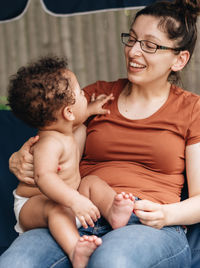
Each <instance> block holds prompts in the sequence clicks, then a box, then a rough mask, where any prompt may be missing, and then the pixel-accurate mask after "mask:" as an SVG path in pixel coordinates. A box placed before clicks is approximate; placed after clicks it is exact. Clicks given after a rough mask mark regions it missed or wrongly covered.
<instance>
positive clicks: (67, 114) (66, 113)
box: [62, 106, 75, 121]
mask: <svg viewBox="0 0 200 268" xmlns="http://www.w3.org/2000/svg"><path fill="white" fill-rule="evenodd" d="M62 113H63V117H64V118H65V119H66V120H68V121H73V120H74V119H75V116H74V114H73V111H72V108H71V107H70V106H65V107H64V108H63V112H62Z"/></svg>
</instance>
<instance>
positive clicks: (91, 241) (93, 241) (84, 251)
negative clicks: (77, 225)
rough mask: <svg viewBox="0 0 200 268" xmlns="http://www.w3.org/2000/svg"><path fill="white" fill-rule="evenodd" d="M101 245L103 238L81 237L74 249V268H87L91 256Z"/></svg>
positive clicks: (93, 236)
mask: <svg viewBox="0 0 200 268" xmlns="http://www.w3.org/2000/svg"><path fill="white" fill-rule="evenodd" d="M101 243H102V240H101V238H98V237H97V236H95V235H92V236H87V235H84V236H82V237H80V239H79V240H78V242H77V244H76V247H75V249H74V254H73V260H72V265H73V268H85V267H86V266H87V263H88V260H89V258H90V256H91V255H92V253H93V252H94V250H95V249H96V248H97V247H98V246H100V245H101Z"/></svg>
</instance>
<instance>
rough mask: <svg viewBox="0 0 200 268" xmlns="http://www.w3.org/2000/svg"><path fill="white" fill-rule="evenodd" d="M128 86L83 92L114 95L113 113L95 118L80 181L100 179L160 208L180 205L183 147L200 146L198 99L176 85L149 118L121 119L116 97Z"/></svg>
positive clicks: (102, 84) (121, 84) (122, 83)
mask: <svg viewBox="0 0 200 268" xmlns="http://www.w3.org/2000/svg"><path fill="white" fill-rule="evenodd" d="M127 82H128V80H127V79H119V80H118V81H115V82H105V81H98V82H96V83H95V84H92V85H89V86H88V87H86V88H84V91H85V94H86V97H87V98H88V100H89V99H90V97H91V95H92V93H94V92H95V93H96V96H98V95H100V94H110V93H113V95H114V97H115V99H114V101H112V102H109V103H108V104H106V107H107V108H108V109H110V111H111V113H110V114H107V115H101V116H95V117H93V118H92V119H91V120H90V121H89V123H88V127H87V140H86V147H85V152H84V156H83V160H82V161H81V163H80V172H81V176H82V177H84V176H86V175H91V174H93V175H97V176H99V177H100V178H101V179H102V180H104V181H106V182H107V183H108V184H109V185H110V186H111V187H112V188H113V189H114V190H115V191H116V192H118V193H119V192H122V191H124V192H130V193H133V195H134V196H137V197H139V198H141V199H148V200H151V201H154V202H158V203H173V202H178V201H180V194H181V189H182V187H183V183H184V172H185V147H186V146H187V145H190V144H194V143H197V142H200V97H199V96H197V95H195V94H193V93H191V92H188V91H184V90H183V89H181V88H178V87H176V86H174V85H172V86H171V89H170V94H169V97H168V99H167V101H166V102H165V103H164V105H163V106H162V107H161V108H160V109H159V110H158V111H157V112H155V113H154V114H153V115H151V116H150V117H148V118H146V119H139V120H130V119H127V118H125V117H124V116H123V115H121V114H120V112H119V110H118V106H117V102H118V97H119V94H120V93H121V91H122V89H123V88H124V86H125V84H126V83H127Z"/></svg>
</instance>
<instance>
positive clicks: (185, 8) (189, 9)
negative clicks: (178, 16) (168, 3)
mask: <svg viewBox="0 0 200 268" xmlns="http://www.w3.org/2000/svg"><path fill="white" fill-rule="evenodd" d="M174 4H175V6H176V8H177V9H178V10H182V12H184V13H185V16H187V17H188V18H193V19H194V20H195V21H196V20H197V17H198V15H200V0H175V3H174Z"/></svg>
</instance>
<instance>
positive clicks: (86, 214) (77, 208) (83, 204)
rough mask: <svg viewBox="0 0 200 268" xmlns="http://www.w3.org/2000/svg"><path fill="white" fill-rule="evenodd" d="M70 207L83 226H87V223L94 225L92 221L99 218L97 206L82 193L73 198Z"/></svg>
mask: <svg viewBox="0 0 200 268" xmlns="http://www.w3.org/2000/svg"><path fill="white" fill-rule="evenodd" d="M71 209H72V211H73V212H74V214H75V216H76V217H77V218H78V219H79V221H80V222H81V224H82V226H83V227H84V228H88V225H89V226H91V227H94V222H96V221H97V220H98V219H99V218H100V212H99V210H98V208H97V207H96V206H95V205H94V204H93V203H92V202H91V201H90V200H89V199H88V198H87V197H85V196H83V195H79V196H78V198H76V199H75V200H74V202H73V204H72V206H71Z"/></svg>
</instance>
